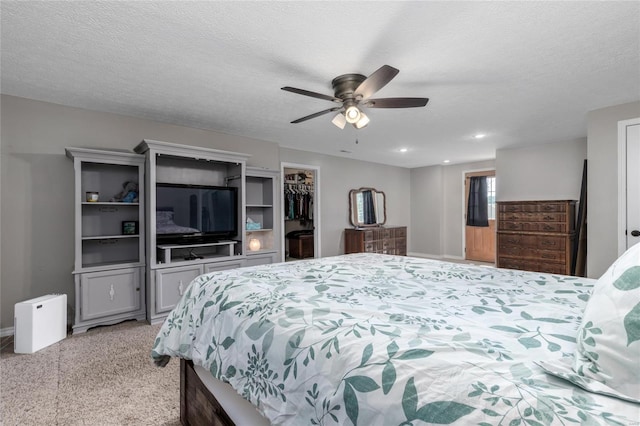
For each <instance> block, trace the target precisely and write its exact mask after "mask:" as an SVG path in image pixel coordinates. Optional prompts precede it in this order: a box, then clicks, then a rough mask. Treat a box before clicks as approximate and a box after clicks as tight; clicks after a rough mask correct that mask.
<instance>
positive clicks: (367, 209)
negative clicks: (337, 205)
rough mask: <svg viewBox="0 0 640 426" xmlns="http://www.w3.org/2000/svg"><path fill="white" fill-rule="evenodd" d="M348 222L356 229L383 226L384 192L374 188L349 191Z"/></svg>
mask: <svg viewBox="0 0 640 426" xmlns="http://www.w3.org/2000/svg"><path fill="white" fill-rule="evenodd" d="M349 220H351V224H352V225H353V226H355V227H356V228H361V227H365V226H382V225H384V224H385V222H386V221H387V205H386V201H385V196H384V192H382V191H378V190H376V189H375V188H360V189H352V190H351V191H349Z"/></svg>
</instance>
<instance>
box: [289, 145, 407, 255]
mask: <svg viewBox="0 0 640 426" xmlns="http://www.w3.org/2000/svg"><path fill="white" fill-rule="evenodd" d="M280 161H282V162H287V163H297V164H308V165H313V166H317V167H319V168H320V174H321V176H322V179H321V182H320V185H321V187H320V188H319V191H320V203H321V206H320V212H321V213H320V214H321V222H320V235H321V244H322V246H321V254H322V257H327V256H335V255H339V254H343V253H344V229H345V228H351V224H350V222H349V191H350V190H351V189H354V188H361V187H374V188H376V189H377V190H380V191H383V192H384V193H385V197H386V204H387V225H406V226H407V227H408V228H409V229H408V232H407V233H408V234H409V235H408V236H407V238H408V239H409V241H411V235H410V234H411V226H410V203H411V200H410V195H409V192H410V171H409V169H407V168H403V167H395V166H388V165H384V164H378V163H370V162H367V161H359V160H351V159H349V158H343V157H337V156H331V155H325V154H318V153H313V152H308V151H300V150H296V149H291V148H280ZM409 241H408V243H409Z"/></svg>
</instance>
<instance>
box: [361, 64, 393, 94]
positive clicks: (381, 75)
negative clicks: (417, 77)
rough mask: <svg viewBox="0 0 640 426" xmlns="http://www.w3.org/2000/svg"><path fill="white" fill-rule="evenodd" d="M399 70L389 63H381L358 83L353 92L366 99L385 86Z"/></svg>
mask: <svg viewBox="0 0 640 426" xmlns="http://www.w3.org/2000/svg"><path fill="white" fill-rule="evenodd" d="M399 72H400V70H398V69H396V68H394V67H392V66H390V65H383V66H381V67H380V68H378V69H377V70H376V71H375V72H374V73H373V74H371V75H370V76H369V77H367V79H366V80H365V81H363V82H362V83H360V85H359V86H358V88H357V89H356V91H355V93H354V94H355V95H356V96H362V99H367V98H368V97H369V96H371V95H373V94H374V93H376V92H377V91H378V90H380V89H382V88H383V87H384V86H386V85H387V83H389V82H390V81H391V80H392V79H393V77H395V76H396V75H397V74H398V73H399Z"/></svg>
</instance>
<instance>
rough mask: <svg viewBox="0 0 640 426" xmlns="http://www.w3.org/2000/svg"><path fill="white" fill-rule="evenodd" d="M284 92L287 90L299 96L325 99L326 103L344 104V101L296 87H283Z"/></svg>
mask: <svg viewBox="0 0 640 426" xmlns="http://www.w3.org/2000/svg"><path fill="white" fill-rule="evenodd" d="M282 90H286V91H287V92H292V93H297V94H298V95H305V96H311V97H312V98H318V99H324V100H325V101H332V102H340V103H342V99H338V98H336V97H333V96H329V95H323V94H322V93H316V92H311V91H309V90H304V89H296V88H295V87H289V86H285V87H282Z"/></svg>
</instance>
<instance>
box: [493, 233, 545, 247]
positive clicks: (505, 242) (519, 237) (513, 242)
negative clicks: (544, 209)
mask: <svg viewBox="0 0 640 426" xmlns="http://www.w3.org/2000/svg"><path fill="white" fill-rule="evenodd" d="M537 238H538V237H536V236H535V235H526V234H498V247H508V246H526V247H537V246H538V239H537Z"/></svg>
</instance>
